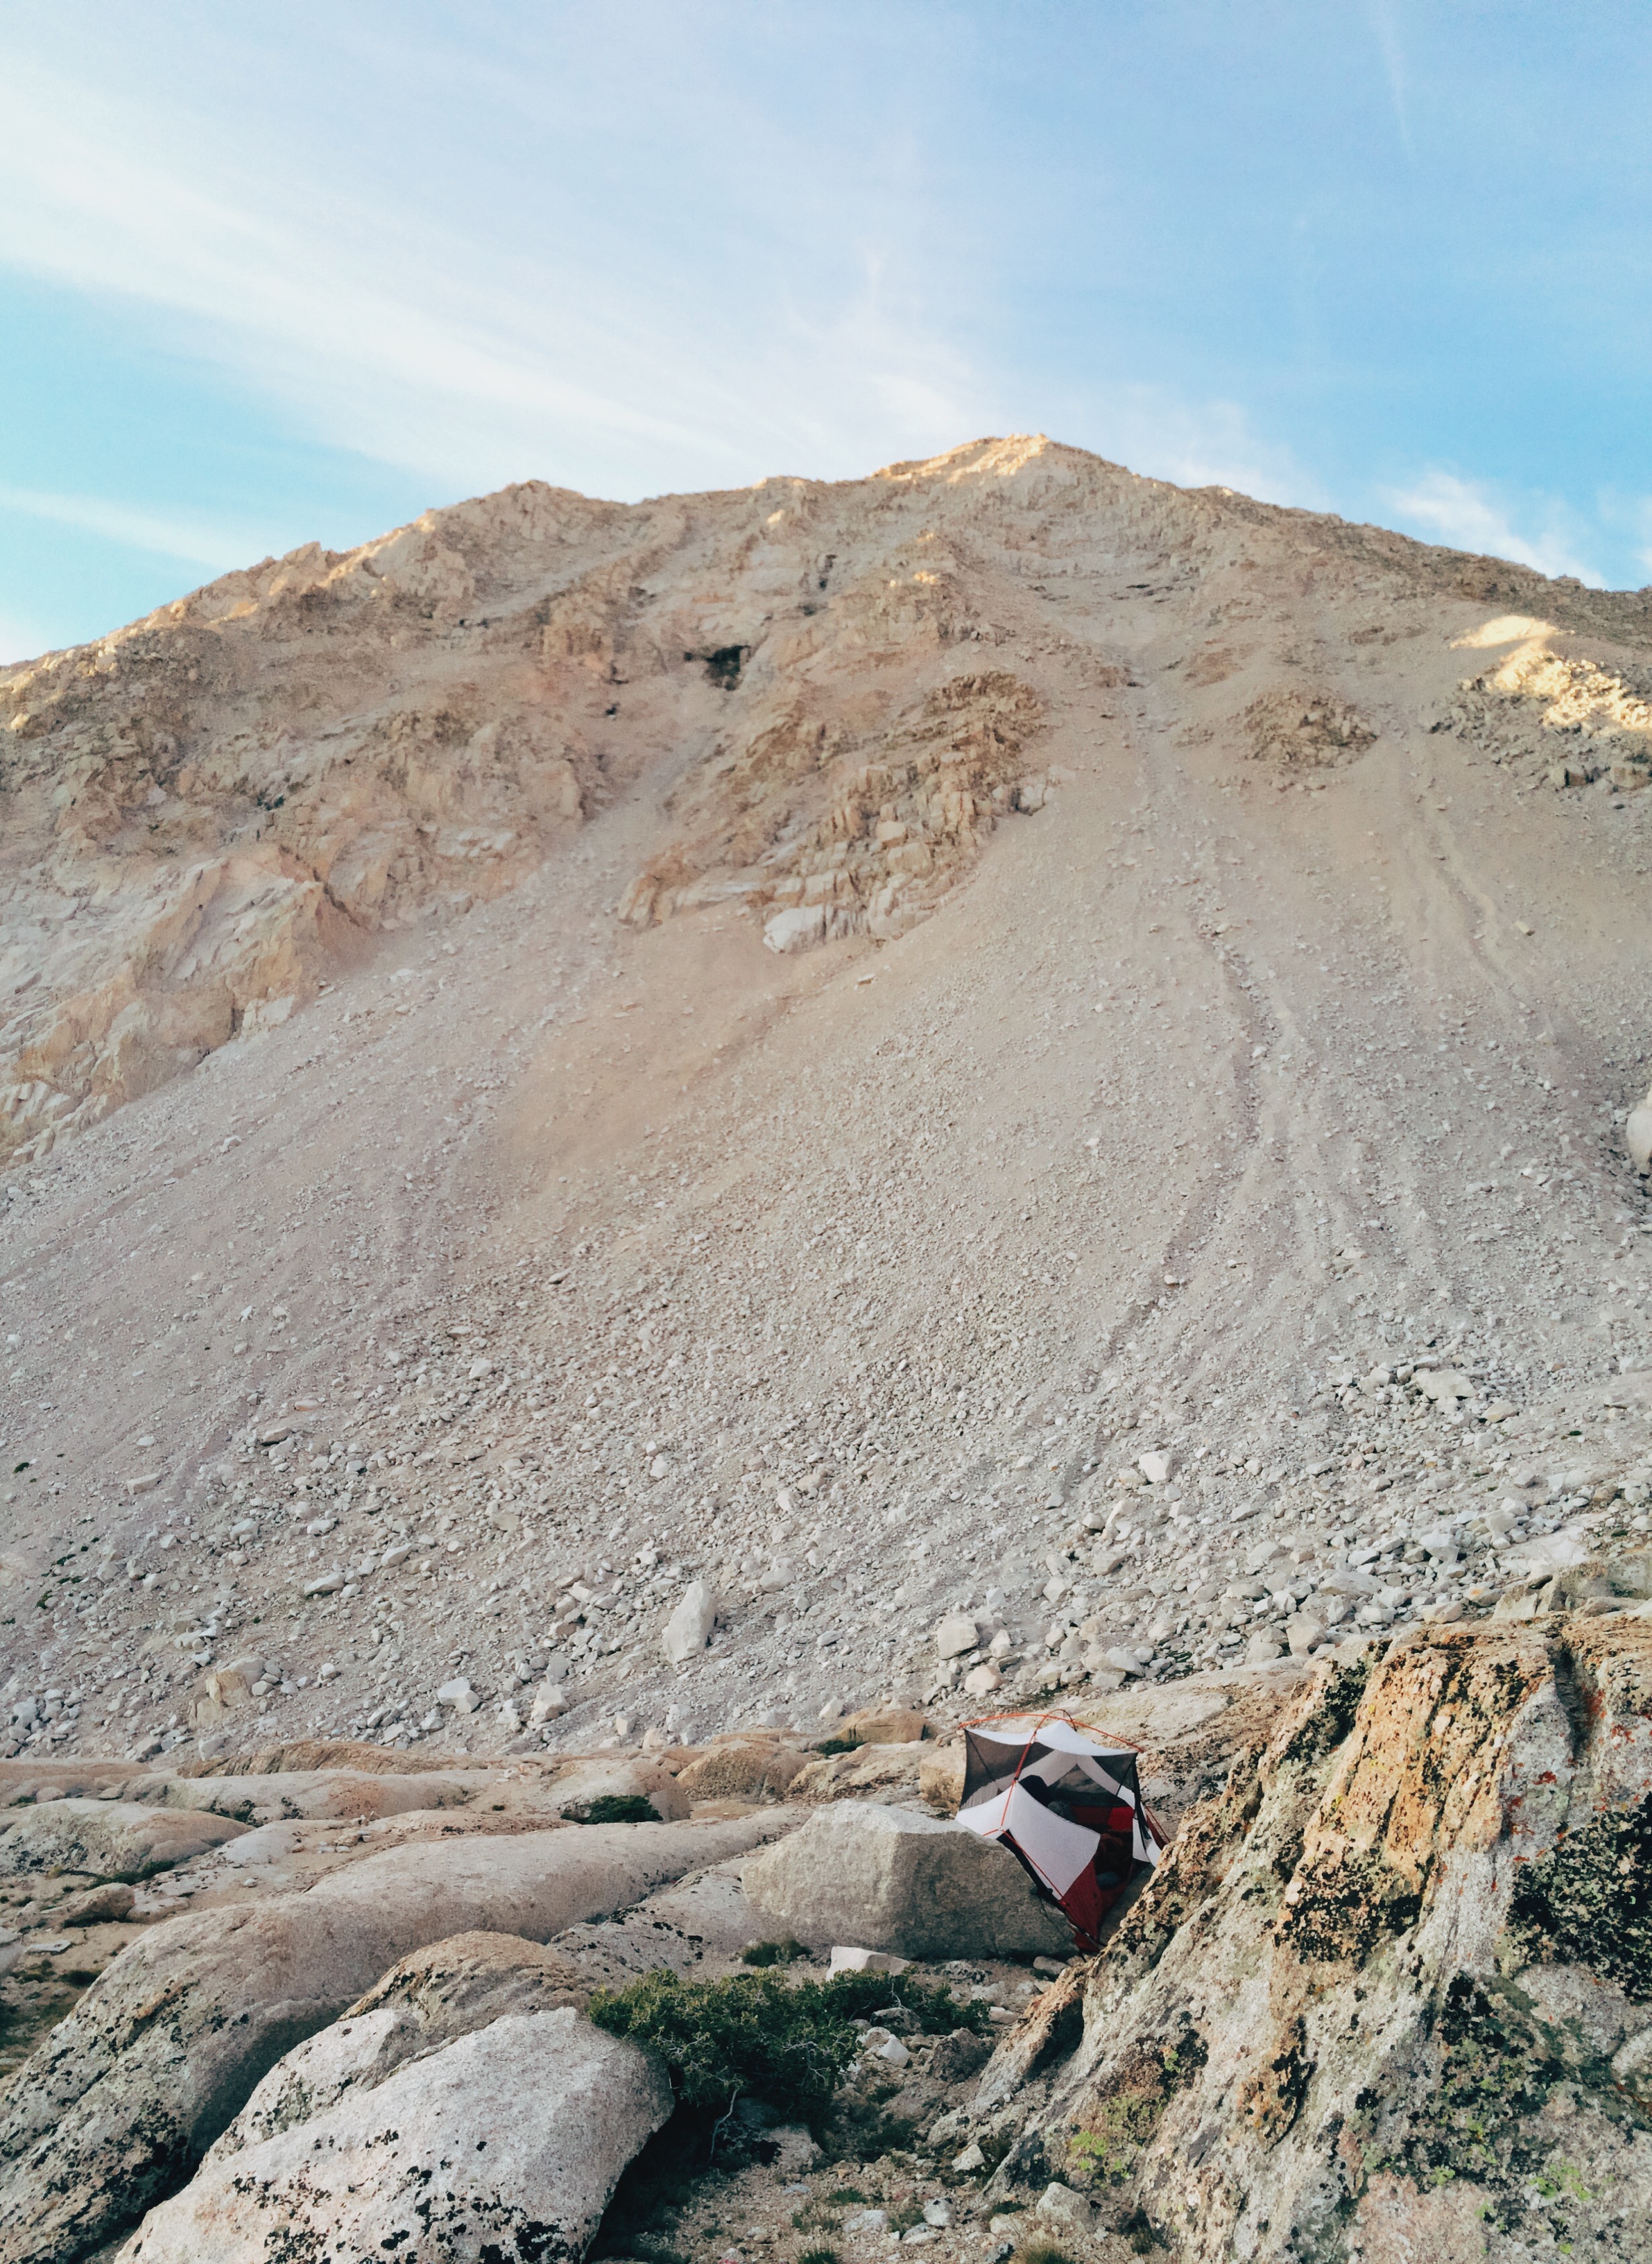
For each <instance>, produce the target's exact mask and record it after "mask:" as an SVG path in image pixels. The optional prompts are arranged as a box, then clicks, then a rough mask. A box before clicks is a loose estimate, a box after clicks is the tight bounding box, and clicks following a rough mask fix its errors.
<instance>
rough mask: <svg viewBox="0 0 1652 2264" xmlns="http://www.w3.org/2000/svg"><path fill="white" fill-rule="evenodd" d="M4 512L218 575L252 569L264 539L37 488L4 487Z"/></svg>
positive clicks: (0, 498) (0, 491) (0, 500)
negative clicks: (234, 569) (79, 531)
mask: <svg viewBox="0 0 1652 2264" xmlns="http://www.w3.org/2000/svg"><path fill="white" fill-rule="evenodd" d="M0 511H11V512H18V513H19V514H20V515H21V516H23V517H24V518H26V519H47V520H50V521H51V522H52V523H53V524H54V525H55V526H77V527H79V528H81V529H82V530H83V532H84V533H88V534H99V535H102V536H103V537H104V539H105V541H109V542H118V543H120V545H121V546H122V547H123V548H126V549H128V550H142V551H146V552H148V553H149V555H152V556H154V557H157V558H179V559H182V560H184V561H185V562H186V563H187V564H189V565H192V566H208V567H210V568H211V569H212V570H213V571H214V573H220V574H221V573H225V572H227V571H228V570H229V569H230V568H231V567H235V566H244V565H247V564H248V563H249V562H250V560H251V559H252V558H253V557H254V556H255V555H257V544H258V537H257V535H256V534H253V533H249V532H247V531H245V530H243V529H242V528H239V527H235V528H231V527H225V526H209V525H207V524H206V523H204V522H202V521H200V520H190V519H165V518H160V517H157V516H156V514H155V513H154V512H147V511H138V510H134V509H132V508H131V507H130V506H128V505H127V504H120V503H111V502H108V501H106V500H105V499H104V498H103V497H98V496H69V495H51V494H47V493H45V492H43V491H42V490H40V489H37V488H12V487H4V486H0Z"/></svg>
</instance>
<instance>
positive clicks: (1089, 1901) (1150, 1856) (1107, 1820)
mask: <svg viewBox="0 0 1652 2264" xmlns="http://www.w3.org/2000/svg"><path fill="white" fill-rule="evenodd" d="M964 1755H965V1761H964V1796H963V1802H962V1804H961V1805H960V1809H959V1811H958V1821H959V1823H960V1825H964V1826H965V1827H966V1828H967V1830H969V1831H971V1832H980V1833H981V1835H982V1838H983V1839H986V1840H997V1841H998V1843H999V1844H1000V1846H1002V1847H1007V1848H1009V1850H1010V1852H1011V1854H1013V1855H1015V1856H1016V1857H1017V1858H1018V1860H1019V1861H1020V1862H1021V1863H1022V1864H1023V1865H1024V1866H1025V1869H1027V1870H1028V1871H1030V1872H1031V1873H1032V1877H1033V1878H1034V1880H1035V1881H1036V1882H1037V1883H1038V1884H1039V1886H1040V1888H1041V1889H1042V1890H1044V1892H1045V1893H1046V1894H1047V1895H1048V1896H1049V1898H1051V1900H1052V1901H1054V1902H1055V1903H1057V1904H1059V1905H1060V1906H1061V1910H1062V1911H1063V1912H1065V1913H1066V1915H1067V1919H1068V1921H1069V1924H1070V1925H1071V1927H1072V1929H1073V1934H1074V1936H1075V1939H1076V1941H1077V1943H1078V1946H1079V1948H1081V1949H1093V1948H1095V1947H1096V1945H1097V1942H1098V1939H1099V1936H1100V1930H1101V1922H1102V1919H1104V1917H1105V1915H1106V1912H1108V1911H1109V1910H1110V1909H1111V1908H1112V1905H1113V1904H1114V1903H1115V1902H1116V1901H1117V1900H1118V1898H1119V1894H1120V1893H1121V1892H1122V1890H1124V1888H1125V1887H1126V1886H1127V1884H1128V1883H1129V1882H1130V1881H1131V1880H1132V1879H1133V1878H1134V1877H1136V1876H1138V1875H1139V1873H1140V1870H1141V1867H1142V1866H1143V1865H1144V1864H1145V1865H1151V1864H1154V1863H1156V1862H1157V1861H1158V1860H1159V1851H1160V1849H1161V1848H1162V1847H1163V1845H1164V1834H1163V1832H1161V1831H1160V1829H1159V1827H1158V1825H1157V1824H1156V1822H1155V1821H1154V1819H1153V1818H1152V1817H1151V1816H1150V1815H1149V1814H1148V1810H1147V1809H1146V1808H1145V1807H1144V1806H1143V1805H1142V1801H1141V1786H1140V1784H1139V1783H1138V1782H1137V1779H1136V1754H1135V1748H1134V1746H1133V1745H1117V1744H1114V1743H1112V1742H1110V1741H1109V1740H1108V1739H1107V1738H1105V1737H1102V1736H1100V1735H1098V1733H1097V1732H1096V1731H1093V1730H1084V1729H1081V1728H1079V1726H1078V1724H1077V1723H1075V1722H1071V1721H1069V1719H1068V1718H1067V1716H1065V1715H1064V1714H1001V1715H997V1716H995V1717H993V1718H992V1719H991V1720H989V1721H982V1722H968V1723H965V1725H964Z"/></svg>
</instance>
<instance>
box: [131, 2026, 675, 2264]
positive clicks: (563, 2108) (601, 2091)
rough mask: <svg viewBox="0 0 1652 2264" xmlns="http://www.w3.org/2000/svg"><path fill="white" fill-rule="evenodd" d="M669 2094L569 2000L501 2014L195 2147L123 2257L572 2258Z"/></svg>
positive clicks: (188, 2263) (486, 2261)
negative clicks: (372, 2079) (210, 2151)
mask: <svg viewBox="0 0 1652 2264" xmlns="http://www.w3.org/2000/svg"><path fill="white" fill-rule="evenodd" d="M670 2111H671V2086H670V2083H669V2082H668V2081H667V2079H666V2078H665V2075H664V2073H663V2071H662V2070H661V2069H660V2068H659V2067H658V2066H657V2065H656V2064H655V2063H654V2061H652V2060H651V2059H650V2058H649V2057H648V2055H647V2054H646V2053H644V2052H641V2051H640V2050H638V2049H637V2047H636V2046H635V2045H634V2044H628V2043H623V2042H621V2041H620V2039H619V2038H617V2037H614V2036H607V2035H601V2034H599V2032H598V2030H597V2029H595V2028H592V2027H591V2025H590V2023H589V2022H587V2021H582V2020H581V2019H580V2018H579V2017H578V2015H577V2014H575V2013H573V2012H572V2011H563V2012H552V2013H541V2014H514V2013H513V2014H505V2015H504V2016H503V2017H502V2018H500V2019H498V2020H496V2021H493V2022H491V2024H490V2025H489V2026H488V2027H486V2028H482V2029H481V2030H480V2031H479V2032H478V2033H476V2034H475V2035H467V2036H464V2037H461V2038H460V2040H459V2041H458V2042H456V2043H451V2044H448V2045H447V2046H446V2048H445V2049H444V2050H440V2051H436V2052H432V2053H431V2054H430V2056H429V2057H425V2058H421V2059H417V2060H414V2061H413V2062H411V2063H410V2064H408V2065H405V2066H403V2067H401V2068H399V2069H398V2070H397V2071H396V2072H395V2073H394V2074H392V2075H390V2076H388V2078H387V2079H386V2080H385V2081H384V2082H383V2083H382V2084H381V2085H380V2086H378V2087H377V2088H376V2089H374V2090H371V2091H366V2092H361V2091H355V2092H351V2093H349V2094H348V2095H347V2096H345V2097H344V2098H342V2099H341V2100H340V2101H338V2102H337V2104H336V2105H335V2106H333V2107H331V2108H329V2109H328V2110H327V2111H326V2112H324V2113H322V2114H320V2115H315V2116H314V2117H312V2118H311V2119H309V2120H308V2121H306V2122H301V2123H299V2124H297V2125H295V2126H294V2127H293V2129H291V2130H284V2131H282V2132H280V2133H279V2135H277V2136H275V2137H269V2138H265V2139H263V2140H261V2141H259V2142H258V2143H257V2144H253V2145H250V2146H248V2147H246V2148H245V2149H244V2150H243V2151H242V2152H238V2153H235V2154H230V2155H228V2156H226V2157H224V2158H222V2159H213V2160H210V2161H208V2162H207V2164H206V2165H205V2166H203V2167H202V2168H201V2169H200V2170H199V2172H198V2173H197V2174H196V2176H195V2177H194V2179H193V2180H192V2182H191V2183H190V2184H189V2185H188V2186H187V2187H186V2188H185V2190H184V2191H183V2192H182V2193H181V2194H179V2195H177V2197H176V2198H175V2199H174V2200H171V2201H169V2202H163V2204H162V2206H161V2207H160V2208H158V2209H156V2210H152V2211H151V2212H150V2214H149V2217H148V2218H147V2219H146V2221H145V2222H144V2224H142V2226H141V2228H140V2229H139V2231H137V2232H136V2233H135V2234H134V2236H133V2238H132V2239H131V2240H130V2241H129V2242H128V2243H127V2246H126V2247H125V2248H124V2249H122V2251H121V2252H120V2258H121V2264H267V2260H268V2259H269V2258H270V2257H271V2255H272V2254H282V2255H287V2256H314V2257H317V2258H321V2257H331V2256H339V2257H344V2256H349V2257H357V2256H361V2257H366V2256H374V2257H378V2256H395V2257H397V2258H405V2259H407V2260H409V2264H496V2260H503V2259H504V2258H507V2257H508V2258H512V2259H518V2258H519V2259H523V2260H526V2259H529V2258H532V2259H534V2260H536V2264H540V2260H542V2264H578V2260H579V2259H580V2258H581V2257H583V2254H584V2253H585V2249H586V2246H587V2245H588V2243H589V2242H590V2239H591V2235H592V2233H593V2232H594V2231H596V2229H597V2226H598V2223H599V2221H600V2219H601V2217H602V2213H603V2210H604V2209H605V2207H606V2206H607V2202H608V2197H609V2195H610V2194H612V2191H613V2188H614V2185H615V2183H616V2181H618V2179H619V2176H620V2172H621V2171H622V2170H623V2169H624V2168H625V2166H626V2165H627V2162H628V2161H630V2159H632V2157H633V2155H634V2154H635V2153H636V2152H638V2151H639V2149H640V2148H641V2146H642V2145H643V2144H645V2142H646V2141H647V2140H648V2138H649V2137H651V2136H652V2135H653V2133H654V2132H655V2131H656V2130H658V2129H659V2127H660V2125H661V2124H662V2123H663V2122H664V2121H665V2118H666V2116H667V2115H669V2114H670Z"/></svg>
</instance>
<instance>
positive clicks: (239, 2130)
mask: <svg viewBox="0 0 1652 2264" xmlns="http://www.w3.org/2000/svg"><path fill="white" fill-rule="evenodd" d="M590 1994H591V1992H590V1989H589V1987H588V1986H587V1985H585V1983H584V1981H583V1977H582V1976H581V1974H580V1971H579V1969H578V1967H577V1966H576V1965H575V1964H574V1963H572V1962H571V1961H570V1960H569V1958H567V1957H564V1956H560V1955H559V1954H558V1953H557V1951H555V1950H554V1949H547V1948H545V1947H544V1945H543V1944H542V1943H540V1942H537V1941H524V1940H523V1939H522V1937H521V1936H520V1935H519V1934H484V1933H472V1934H452V1935H450V1936H449V1937H448V1939H447V1940H446V1941H433V1942H430V1943H427V1944H426V1946H425V1947H424V1948H422V1949H416V1950H415V1951H414V1952H413V1953H412V1955H411V1956H409V1957H404V1958H402V1960H401V1961H400V1963H397V1964H395V1965H393V1966H392V1967H391V1968H390V1970H389V1971H388V1973H387V1974H386V1975H385V1976H384V1977H383V1979H382V1980H380V1981H379V1982H377V1983H375V1984H374V1985H373V1987H372V1988H371V1989H369V1990H368V1991H367V1992H366V1995H365V1996H364V1997H361V1998H359V1999H357V2001H356V2002H355V2003H354V2004H353V2005H352V2006H351V2007H350V2009H349V2011H348V2012H347V2013H345V2014H343V2015H342V2016H341V2018H339V2019H338V2020H337V2021H333V2023H332V2024H331V2026H330V2027H329V2028H322V2029H321V2030H320V2031H319V2032H318V2033H317V2034H316V2035H313V2036H309V2037H308V2038H307V2039H306V2040H305V2042H304V2043H301V2044H299V2045H296V2046H295V2047H294V2049H293V2050H292V2051H290V2052H288V2053H287V2054H286V2057H285V2058H282V2059H279V2060H278V2061H277V2062H276V2064H275V2065H274V2066H273V2067H272V2069H271V2070H270V2072H269V2073H268V2075H266V2076H265V2077H264V2080H263V2082H262V2083H261V2084H260V2085H259V2086H258V2087H257V2090H256V2091H255V2092H254V2093H253V2094H252V2096H251V2098H250V2100H248V2101H247V2103H246V2105H245V2106H244V2107H243V2108H242V2110H241V2112H240V2114H239V2115H236V2117H235V2121H234V2122H232V2123H231V2124H230V2126H229V2128H228V2130H226V2131H225V2132H224V2134H223V2136H222V2137H221V2138H220V2139H218V2140H217V2142H216V2144H214V2146H213V2147H212V2149H211V2150H210V2152H208V2154H207V2160H208V2161H209V2162H213V2161H221V2160H222V2159H225V2158H226V2157H228V2155H230V2154H238V2153H241V2152H243V2151H244V2150H245V2149H246V2148H247V2147H249V2146H256V2145H258V2144H261V2143H262V2142H263V2141H264V2139H265V2138H273V2137H278V2136H279V2133H280V2132H281V2131H283V2130H292V2129H293V2128H294V2126H295V2125H296V2124H298V2123H300V2122H311V2121H313V2120H314V2119H315V2116H316V2115H324V2114H326V2113H328V2112H329V2111H330V2109H331V2108H333V2107H335V2106H336V2105H337V2103H338V2101H340V2100H341V2099H343V2098H344V2095H345V2094H346V2093H349V2092H363V2091H372V2090H374V2089H376V2088H377V2086H379V2085H380V2084H381V2083H383V2082H385V2081H386V2080H387V2079H388V2078H389V2077H390V2076H392V2075H394V2074H395V2071H396V2069H397V2068H398V2067H400V2066H401V2065H402V2062H403V2061H404V2060H409V2059H416V2058H417V2059H422V2058H424V2057H425V2055H426V2054H427V2053H429V2052H432V2051H437V2050H440V2049H441V2047H442V2046H443V2045H445V2044H450V2043H453V2042H454V2041H455V2040H456V2039H457V2038H458V2037H460V2036H464V2035H470V2034H471V2032H472V2031H473V2030H474V2029H476V2028H486V2027H487V2026H488V2023H489V2021H496V2020H499V2019H502V2018H503V2017H504V2014H507V2013H512V2014H515V2013H549V2012H557V2011H561V2010H562V2009H564V2008H569V2009H571V2010H573V2011H575V2012H582V2013H583V2011H584V2009H585V2006H586V2004H587V2002H588V2001H589V1999H590Z"/></svg>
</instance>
